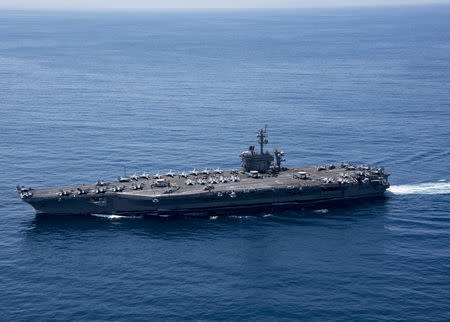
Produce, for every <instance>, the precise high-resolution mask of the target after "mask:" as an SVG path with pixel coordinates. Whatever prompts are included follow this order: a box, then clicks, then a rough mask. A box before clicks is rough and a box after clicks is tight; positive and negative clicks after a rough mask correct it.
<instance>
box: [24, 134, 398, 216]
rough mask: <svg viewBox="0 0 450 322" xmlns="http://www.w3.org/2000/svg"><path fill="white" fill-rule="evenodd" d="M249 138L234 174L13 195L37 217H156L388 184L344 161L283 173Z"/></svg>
mask: <svg viewBox="0 0 450 322" xmlns="http://www.w3.org/2000/svg"><path fill="white" fill-rule="evenodd" d="M257 138H258V140H257V142H258V145H259V147H258V148H259V151H256V149H255V146H254V145H250V146H249V148H248V150H247V151H244V152H242V153H241V154H240V157H241V161H242V169H241V170H238V169H233V170H230V171H222V170H221V169H219V168H217V169H215V170H208V169H204V170H202V171H197V170H195V169H194V170H192V171H190V172H181V173H174V172H172V171H169V172H168V173H166V174H164V175H161V174H158V173H157V174H154V175H150V174H147V173H142V174H141V175H133V176H130V177H128V176H126V175H124V176H121V177H119V178H118V179H117V180H116V181H114V182H104V181H102V180H98V181H97V182H96V183H94V184H91V185H83V186H66V187H59V188H48V189H32V188H27V187H24V186H18V187H17V190H18V192H19V196H20V198H21V199H22V200H23V201H25V202H27V203H29V204H30V205H31V206H33V207H34V209H35V210H36V212H37V213H45V214H92V213H95V214H121V215H135V214H143V215H146V214H148V215H152V214H157V215H158V214H165V213H183V214H192V213H198V212H200V213H201V212H202V211H214V210H219V209H220V210H227V209H239V208H247V207H266V206H274V205H275V206H279V205H291V204H305V203H316V202H325V201H339V200H347V199H358V198H368V197H375V196H382V195H383V194H384V192H385V191H386V189H387V188H388V187H389V182H388V176H389V173H387V172H385V171H384V169H383V168H382V167H378V168H373V167H371V166H368V165H360V166H356V165H353V164H351V163H349V162H346V163H341V164H340V165H333V164H331V165H323V166H309V167H294V168H285V167H283V166H282V163H283V162H284V161H285V158H284V152H283V151H279V150H277V149H275V150H274V151H273V153H271V152H268V151H265V150H264V147H265V145H266V144H267V143H268V140H267V128H264V129H261V130H259V131H258V132H257ZM225 213H226V212H225Z"/></svg>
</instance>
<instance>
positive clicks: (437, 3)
mask: <svg viewBox="0 0 450 322" xmlns="http://www.w3.org/2000/svg"><path fill="white" fill-rule="evenodd" d="M432 6H450V2H448V1H441V0H432V1H431V2H427V3H424V2H423V3H418V2H414V3H383V4H374V3H365V4H357V5H356V4H340V5H323V6H320V5H319V6H317V5H316V6H314V5H311V6H310V5H305V6H285V7H272V6H267V7H189V8H187V7H84V8H83V7H14V6H10V7H0V11H82V12H89V11H121V10H123V11H137V10H139V11H241V10H242V11H250V10H300V9H350V8H355V9H357V8H383V7H384V8H386V7H388V8H403V7H432Z"/></svg>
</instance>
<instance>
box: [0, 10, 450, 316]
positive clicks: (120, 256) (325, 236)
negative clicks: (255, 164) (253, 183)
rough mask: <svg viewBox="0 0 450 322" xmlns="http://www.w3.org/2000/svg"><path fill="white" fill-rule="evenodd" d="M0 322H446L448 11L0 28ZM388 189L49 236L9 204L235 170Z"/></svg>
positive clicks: (75, 16) (32, 22)
mask: <svg viewBox="0 0 450 322" xmlns="http://www.w3.org/2000/svg"><path fill="white" fill-rule="evenodd" d="M0 113H1V114H0V164H1V169H2V171H1V180H0V319H1V320H181V319H192V320H253V321H260V320H265V321H268V320H297V319H302V320H316V321H327V320H449V319H450V181H449V179H450V166H449V165H450V6H418V7H397V8H366V9H322V10H312V9H311V10H290V11H286V10H285V11H283V10H259V11H258V10H256V11H232V10H231V11H188V12H183V11H174V12H164V11H155V12H132V11H129V12H118V11H111V12H44V11H40V12H38V11H36V12H25V11H0ZM264 124H267V125H268V133H269V146H270V147H272V148H273V147H277V148H279V149H282V150H284V151H285V153H286V158H287V162H286V165H287V166H299V165H318V164H327V163H331V162H335V163H338V162H341V161H353V162H355V163H370V164H372V165H383V166H385V168H386V170H387V171H389V172H391V173H392V175H391V178H390V182H391V184H392V188H391V191H390V192H388V193H387V198H385V199H381V200H372V201H368V202H355V203H351V204H345V205H320V206H317V207H312V208H304V209H302V208H299V209H290V210H286V209H281V210H273V211H270V212H261V213H258V214H256V215H254V214H250V213H246V212H241V213H238V214H233V215H232V216H228V217H216V216H214V215H212V216H206V217H202V218H186V217H176V218H171V217H169V218H158V217H156V218H153V217H151V218H148V217H137V218H136V217H134V218H121V217H98V216H84V217H48V216H47V217H45V216H36V215H35V213H34V210H33V209H32V208H31V207H30V206H29V205H27V204H25V203H23V202H21V201H20V200H19V198H18V196H17V193H16V191H15V186H16V185H17V184H24V185H31V186H32V187H36V188H38V187H54V186H59V185H67V184H82V183H91V182H94V181H95V180H97V179H98V178H102V179H104V180H112V179H114V178H116V177H117V175H119V174H122V172H123V167H124V166H126V167H127V170H128V173H134V172H141V171H144V170H145V171H147V172H150V173H155V172H156V171H167V170H169V169H172V170H174V171H181V170H191V169H192V168H194V167H196V168H198V169H203V168H205V167H209V168H213V167H214V168H215V167H218V166H220V167H221V168H224V169H231V168H236V167H239V165H240V159H239V157H238V155H239V153H240V152H241V151H242V150H245V149H246V148H247V147H248V145H249V144H255V140H256V137H255V135H256V133H255V132H256V130H257V129H259V128H261V127H263V126H264Z"/></svg>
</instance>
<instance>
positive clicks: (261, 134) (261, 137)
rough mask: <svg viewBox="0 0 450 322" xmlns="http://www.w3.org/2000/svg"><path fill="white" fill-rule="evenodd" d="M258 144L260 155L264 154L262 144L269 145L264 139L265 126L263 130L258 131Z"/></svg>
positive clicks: (265, 133) (265, 135)
mask: <svg viewBox="0 0 450 322" xmlns="http://www.w3.org/2000/svg"><path fill="white" fill-rule="evenodd" d="M257 133H258V135H257V137H258V144H259V147H260V154H264V144H267V143H269V141H268V140H267V139H266V137H267V124H266V125H265V126H264V129H260V130H258V132H257Z"/></svg>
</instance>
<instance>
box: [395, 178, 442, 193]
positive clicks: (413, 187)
mask: <svg viewBox="0 0 450 322" xmlns="http://www.w3.org/2000/svg"><path fill="white" fill-rule="evenodd" d="M388 191H390V192H392V193H393V194H395V195H442V194H450V182H448V181H446V180H442V181H439V182H425V183H419V184H404V185H394V186H391V187H390V188H389V189H388Z"/></svg>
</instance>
